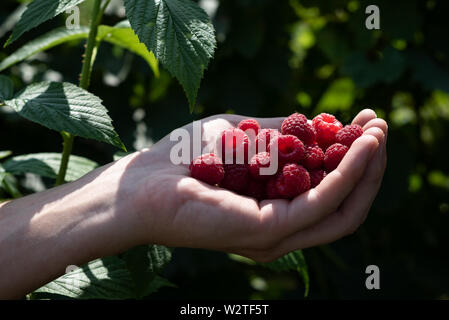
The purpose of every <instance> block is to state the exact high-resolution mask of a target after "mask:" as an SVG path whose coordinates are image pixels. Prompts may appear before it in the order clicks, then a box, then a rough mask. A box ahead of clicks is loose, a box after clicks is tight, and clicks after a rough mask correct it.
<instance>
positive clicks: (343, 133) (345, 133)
mask: <svg viewBox="0 0 449 320" xmlns="http://www.w3.org/2000/svg"><path fill="white" fill-rule="evenodd" d="M362 134H363V129H362V127H361V126H359V125H358V124H349V125H346V126H345V127H344V128H343V129H340V130H339V131H338V132H337V134H336V135H335V142H337V143H341V144H343V145H345V146H347V147H350V146H351V144H352V143H353V142H354V140H355V139H357V138H358V137H360V136H361V135H362Z"/></svg>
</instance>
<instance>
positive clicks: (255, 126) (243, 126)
mask: <svg viewBox="0 0 449 320" xmlns="http://www.w3.org/2000/svg"><path fill="white" fill-rule="evenodd" d="M237 128H239V129H240V130H243V131H245V132H246V130H251V129H252V130H253V131H254V136H256V135H257V134H258V133H259V130H260V124H259V122H257V120H256V119H245V120H242V121H240V123H239V124H238V125H237ZM246 134H248V132H246Z"/></svg>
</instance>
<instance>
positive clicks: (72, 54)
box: [0, 0, 449, 299]
mask: <svg viewBox="0 0 449 320" xmlns="http://www.w3.org/2000/svg"><path fill="white" fill-rule="evenodd" d="M21 3H25V1H13V0H3V1H2V6H1V7H2V9H1V12H0V42H1V43H2V44H3V43H4V42H5V41H6V39H7V37H8V36H9V31H10V29H11V27H12V26H13V25H14V22H15V20H14V18H8V17H11V15H13V17H14V14H15V15H17V14H19V15H20V12H21V10H22V9H21V8H22V7H23V4H21ZM199 4H200V5H201V6H202V7H203V8H204V9H205V10H206V11H207V13H208V14H209V15H210V16H211V19H212V21H213V23H214V26H215V29H216V36H217V41H218V48H217V50H216V53H215V57H214V59H213V60H212V61H211V63H210V65H209V68H208V70H207V71H206V73H205V75H204V79H203V81H202V84H201V88H200V90H199V95H198V101H197V107H196V109H195V111H194V113H193V114H190V113H189V110H188V104H187V100H186V98H185V95H184V92H183V90H182V88H181V86H180V85H179V84H178V83H177V81H176V80H175V79H172V78H171V77H170V75H169V74H168V73H167V72H166V71H165V70H164V68H163V67H160V69H161V73H160V76H159V78H156V77H155V75H154V74H153V72H152V70H151V69H150V68H149V67H148V65H147V64H146V62H145V61H144V60H143V59H142V58H140V57H138V56H135V55H133V54H131V53H130V52H128V51H125V50H123V49H120V48H118V47H114V46H112V45H110V44H107V43H102V44H101V47H100V49H99V51H98V56H97V59H96V62H95V65H94V70H93V74H92V81H91V87H90V90H91V91H92V92H93V93H95V94H96V95H97V96H99V97H101V98H102V99H103V100H104V105H105V106H106V107H107V108H108V109H109V112H110V115H111V117H112V119H113V120H114V126H115V128H116V131H117V132H118V133H119V135H120V137H121V138H122V140H123V141H124V143H125V145H126V146H127V148H128V150H131V151H132V150H136V149H140V148H142V147H145V146H149V145H151V144H152V143H153V142H156V141H158V140H159V139H160V138H161V137H163V136H164V135H166V134H168V133H169V132H170V131H172V130H173V129H175V128H177V127H179V126H181V125H184V124H186V123H188V122H191V121H192V120H194V119H200V118H203V117H205V116H209V115H212V114H216V113H237V114H243V115H248V116H255V117H273V116H287V115H289V114H291V113H293V112H295V111H298V112H301V113H304V114H305V115H307V116H308V117H313V116H314V115H316V114H317V113H320V112H330V113H334V114H336V115H337V116H338V117H339V119H340V120H341V121H342V122H343V123H347V122H350V121H351V119H352V117H354V116H355V115H356V114H357V113H358V112H359V111H360V110H361V109H363V108H367V107H368V108H373V109H374V110H375V111H376V112H377V114H378V116H379V117H382V118H384V119H385V120H387V122H388V124H389V130H390V131H389V136H388V167H387V170H386V173H385V178H384V181H383V184H382V187H381V190H380V192H379V195H378V197H377V199H376V200H375V202H374V205H373V207H372V210H371V212H370V215H369V217H368V219H367V220H366V222H365V224H363V226H362V227H361V228H360V229H359V230H358V231H357V232H356V233H355V234H353V235H351V236H349V237H346V238H344V239H342V240H340V241H337V242H336V243H333V244H331V245H328V246H323V247H316V248H311V249H305V250H304V251H303V253H304V255H305V257H306V260H307V264H308V269H309V275H310V292H309V298H314V299H327V298H337V299H358V298H373V299H378V298H383V299H385V298H413V299H415V298H428V299H449V254H448V251H446V250H447V245H448V243H449V232H448V231H449V148H448V139H449V131H448V125H449V24H448V15H449V2H448V1H435V0H427V1H374V2H373V1H371V2H365V1H358V0H353V1H339V0H333V1H330V0H329V1H320V0H314V1H304V0H290V1H287V0H285V1H279V0H233V1H232V0H221V1H218V0H202V1H199ZM370 4H375V5H377V6H378V7H379V9H380V30H367V29H366V27H365V20H366V18H367V17H368V14H365V8H366V7H367V6H368V5H370ZM89 5H90V3H89V1H87V2H86V3H85V4H83V5H82V7H81V13H82V14H81V22H82V24H87V21H86V19H87V18H86V17H87V16H88V14H83V13H84V12H86V10H87V11H88V10H89ZM65 18H66V17H65V16H64V15H62V16H60V17H58V18H55V19H53V20H51V21H49V22H47V23H45V24H44V25H42V26H40V27H38V28H37V29H33V30H32V31H30V32H29V33H28V34H27V35H25V36H24V37H22V38H21V39H19V41H17V43H14V44H13V45H11V46H10V47H7V48H6V49H4V48H2V49H0V60H2V59H4V58H5V57H6V56H8V54H11V53H12V52H13V51H14V50H16V49H17V48H19V47H20V46H21V45H23V44H24V43H26V42H28V41H29V40H30V39H33V38H34V37H36V36H38V35H42V34H43V33H45V32H47V31H49V30H51V29H52V28H54V27H56V26H61V25H64V20H65ZM123 19H124V9H123V4H122V2H121V1H115V0H113V1H112V3H111V5H110V7H109V9H108V11H107V12H106V15H105V17H104V20H103V23H104V24H109V25H113V24H115V23H117V22H119V21H121V20H123ZM83 44H84V43H83V42H80V41H75V42H71V43H67V44H64V45H62V46H58V47H55V48H54V49H51V50H49V51H47V52H46V53H45V54H38V55H37V56H34V57H32V58H31V59H29V60H27V61H25V62H22V63H20V64H17V65H15V66H14V67H12V68H9V69H7V70H6V71H4V72H3V73H2V74H5V75H7V76H10V77H11V78H12V79H13V80H14V89H15V91H18V90H20V89H21V88H23V87H24V86H25V85H27V84H29V83H31V82H35V81H42V80H51V81H69V82H73V83H77V81H78V75H79V72H80V69H81V54H82V52H83ZM0 150H12V151H13V152H14V155H20V154H27V153H36V152H60V151H61V150H62V145H61V137H60V135H59V134H58V133H56V132H54V131H50V130H48V129H45V128H44V127H41V126H40V125H38V124H35V123H32V122H30V121H27V120H25V119H23V118H21V117H19V116H17V115H15V114H14V113H9V112H7V111H5V110H3V109H2V108H0ZM116 151H117V150H116V149H114V147H112V146H109V145H107V144H102V143H97V142H95V141H92V140H86V139H82V138H77V139H76V140H75V145H74V151H73V154H76V155H80V156H85V157H88V158H90V159H93V160H95V161H97V162H98V163H100V164H105V163H108V162H110V161H112V159H113V154H114V153H115V152H116ZM46 183H48V182H47V181H45V180H43V181H40V180H39V179H38V178H36V177H33V176H31V175H27V176H26V177H22V181H21V185H22V188H23V191H24V193H26V192H27V188H28V189H29V190H30V191H31V190H33V191H35V190H39V189H40V188H42V186H44V185H45V184H46ZM370 264H375V265H377V266H379V268H380V286H381V289H380V290H371V291H369V290H367V289H366V288H365V279H366V277H367V275H366V274H365V268H366V266H367V265H370ZM164 275H165V276H166V277H167V278H168V279H169V280H170V281H171V282H173V283H174V284H176V285H177V286H178V288H163V289H161V290H160V292H159V293H157V294H155V295H154V296H152V297H151V298H154V299H159V298H204V299H209V298H252V299H303V298H304V283H303V282H302V280H301V277H300V276H299V274H298V273H296V272H283V273H274V272H273V271H270V270H269V269H265V268H262V267H258V266H253V265H248V264H245V263H241V262H239V261H235V260H232V259H230V258H229V257H228V255H226V254H223V253H216V252H208V251H205V250H190V249H176V250H175V251H174V256H173V260H172V262H171V263H170V264H169V265H168V266H167V267H166V268H165V270H164Z"/></svg>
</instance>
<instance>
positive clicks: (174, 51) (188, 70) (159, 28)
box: [125, 0, 216, 111]
mask: <svg viewBox="0 0 449 320" xmlns="http://www.w3.org/2000/svg"><path fill="white" fill-rule="evenodd" d="M125 8H126V15H127V17H128V19H129V21H130V23H131V27H132V28H133V29H134V31H135V32H136V34H137V36H138V37H139V39H140V41H141V42H143V43H144V44H145V45H146V46H147V48H148V50H151V51H152V52H153V53H154V55H155V56H156V58H157V59H158V60H159V61H160V62H161V63H162V64H163V65H164V66H165V68H167V70H168V71H169V72H170V73H171V74H172V75H173V76H174V77H176V78H177V79H178V81H179V82H180V83H181V85H182V87H183V88H184V91H185V92H186V95H187V99H188V101H189V106H190V110H191V111H193V108H194V106H195V100H196V96H197V93H198V89H199V86H200V82H201V78H202V77H203V73H204V70H205V69H206V68H207V65H208V64H209V60H210V58H212V56H213V54H214V50H215V47H216V40H215V35H214V28H213V26H212V24H211V22H210V20H209V17H208V15H207V13H206V12H204V10H203V9H201V8H200V7H199V6H198V5H197V4H196V3H194V2H193V1H190V0H125Z"/></svg>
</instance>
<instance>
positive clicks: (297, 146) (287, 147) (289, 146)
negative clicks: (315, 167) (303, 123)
mask: <svg viewBox="0 0 449 320" xmlns="http://www.w3.org/2000/svg"><path fill="white" fill-rule="evenodd" d="M268 149H269V150H268V151H269V152H270V154H272V155H273V152H276V150H277V152H278V161H279V162H280V163H287V162H292V163H294V162H299V161H300V160H301V159H302V156H303V155H304V149H305V148H304V144H303V143H302V141H301V140H299V139H298V138H297V137H295V136H292V135H280V136H278V137H276V138H274V139H273V140H271V142H270V145H269V146H268Z"/></svg>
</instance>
